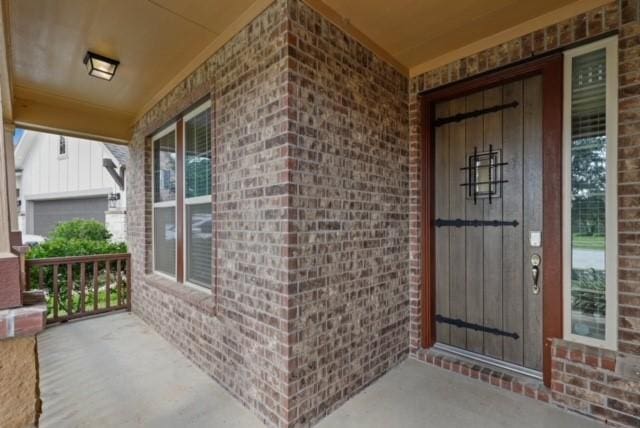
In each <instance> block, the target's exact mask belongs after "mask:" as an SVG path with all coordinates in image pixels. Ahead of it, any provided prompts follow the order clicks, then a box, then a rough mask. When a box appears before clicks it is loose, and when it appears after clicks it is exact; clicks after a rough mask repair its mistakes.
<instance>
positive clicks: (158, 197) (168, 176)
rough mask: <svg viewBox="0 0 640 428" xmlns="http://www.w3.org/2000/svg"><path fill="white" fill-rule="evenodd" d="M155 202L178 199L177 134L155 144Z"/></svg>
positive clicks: (170, 133) (160, 139) (168, 135)
mask: <svg viewBox="0 0 640 428" xmlns="http://www.w3.org/2000/svg"><path fill="white" fill-rule="evenodd" d="M153 169H154V171H153V184H154V185H153V187H154V189H153V202H166V201H175V199H176V133H175V131H171V132H169V133H168V134H167V135H165V136H163V137H161V138H158V139H157V140H155V141H154V142H153Z"/></svg>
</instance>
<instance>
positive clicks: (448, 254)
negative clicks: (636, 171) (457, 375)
mask: <svg viewBox="0 0 640 428" xmlns="http://www.w3.org/2000/svg"><path fill="white" fill-rule="evenodd" d="M433 109H434V116H433V117H434V120H433V122H432V127H433V135H434V146H435V147H434V149H435V152H434V168H435V169H434V190H435V193H434V220H435V221H434V232H433V233H434V234H435V264H434V269H435V333H436V341H437V342H438V343H442V344H446V345H450V346H453V347H456V348H461V349H463V350H466V351H470V352H472V353H476V354H481V355H484V356H488V357H492V358H494V359H499V360H502V361H505V362H508V363H512V364H515V365H518V366H524V367H526V368H529V369H533V370H536V371H540V370H542V361H543V358H542V354H543V304H542V302H543V293H544V284H543V275H542V271H541V270H542V260H543V256H544V255H543V252H542V243H541V240H542V238H541V237H542V232H543V224H542V220H543V212H542V208H543V182H542V181H543V177H542V172H543V166H542V158H543V150H542V148H543V77H542V76H541V75H536V76H532V77H527V78H524V79H521V80H516V81H512V82H509V83H507V84H503V85H500V86H494V87H492V88H490V89H486V90H481V91H478V92H474V93H471V94H469V95H465V96H461V97H459V98H455V99H452V100H448V101H443V102H439V103H436V104H434V106H433ZM536 271H537V273H536ZM534 276H537V283H536V280H535V279H534ZM558 304H560V303H558Z"/></svg>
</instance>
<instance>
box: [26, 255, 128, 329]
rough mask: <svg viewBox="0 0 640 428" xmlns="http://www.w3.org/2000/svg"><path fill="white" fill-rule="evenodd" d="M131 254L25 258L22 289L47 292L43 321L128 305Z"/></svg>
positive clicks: (86, 314)
mask: <svg viewBox="0 0 640 428" xmlns="http://www.w3.org/2000/svg"><path fill="white" fill-rule="evenodd" d="M130 266H131V255H130V254H126V253H120V254H100V255H92V256H72V257H49V258H42V259H29V260H27V261H26V280H27V284H26V289H27V290H45V291H46V292H47V293H48V299H47V306H48V313H47V322H49V323H53V322H59V321H66V320H69V319H74V318H79V317H83V316H88V315H93V314H98V313H102V312H108V311H112V310H119V309H130V305H131V299H130V296H131V293H130V285H131V269H130Z"/></svg>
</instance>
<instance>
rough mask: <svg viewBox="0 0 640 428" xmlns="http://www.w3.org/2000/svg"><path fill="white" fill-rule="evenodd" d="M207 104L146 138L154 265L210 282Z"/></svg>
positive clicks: (171, 273) (205, 283)
mask: <svg viewBox="0 0 640 428" xmlns="http://www.w3.org/2000/svg"><path fill="white" fill-rule="evenodd" d="M210 118H211V105H210V102H206V103H204V104H202V105H200V106H198V107H197V108H195V109H192V110H191V111H189V112H188V113H186V114H185V115H184V116H182V117H180V118H179V119H178V120H177V122H176V123H174V124H172V125H170V126H169V127H167V128H165V129H164V130H163V131H161V132H159V133H158V134H156V135H155V136H154V137H153V138H152V152H153V242H154V243H153V262H154V271H155V272H158V273H161V274H164V275H168V276H170V277H172V278H175V279H176V280H177V281H178V282H184V283H188V284H194V285H198V286H202V287H206V288H210V287H211V264H212V234H213V224H212V223H213V218H212V205H211V160H212V148H211V119H210Z"/></svg>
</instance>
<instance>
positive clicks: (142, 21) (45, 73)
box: [10, 0, 215, 114]
mask: <svg viewBox="0 0 640 428" xmlns="http://www.w3.org/2000/svg"><path fill="white" fill-rule="evenodd" d="M10 16H11V39H12V52H11V56H12V58H11V59H12V64H13V73H14V83H15V85H16V86H19V87H28V88H30V89H34V90H37V91H40V92H44V93H47V94H50V95H60V96H63V97H66V98H71V99H74V100H77V101H79V102H86V103H89V104H93V105H99V106H101V107H103V108H107V109H113V110H117V111H121V112H129V113H131V114H134V113H135V112H137V110H138V109H139V108H140V107H141V106H142V105H143V104H144V102H145V101H147V100H148V99H149V98H150V97H151V96H153V94H154V93H155V92H156V91H158V90H159V89H160V88H161V87H162V86H163V85H164V84H165V83H166V82H167V81H168V80H169V79H171V77H173V75H175V74H176V73H177V72H178V71H179V70H181V69H182V67H184V65H185V64H186V63H187V62H188V61H189V60H191V59H192V58H193V57H194V56H196V55H197V54H198V53H199V52H200V51H201V50H202V49H204V47H205V46H207V45H208V44H209V43H211V41H212V40H213V38H214V37H215V34H212V33H211V32H210V31H207V30H206V29H204V28H202V27H201V26H199V25H196V24H194V23H193V22H190V21H188V20H185V19H184V18H181V17H180V16H178V15H176V14H174V13H172V12H170V11H167V10H166V9H164V8H162V7H159V6H157V5H154V4H152V3H150V2H148V1H146V0H90V1H87V0H55V1H41V0H19V1H18V0H12V1H11V3H10ZM87 50H92V51H95V52H96V53H99V54H102V55H106V56H110V57H113V58H115V59H117V60H119V61H120V63H121V65H120V68H119V69H118V71H117V74H116V76H115V78H114V79H113V80H112V81H111V82H106V81H101V80H99V79H95V78H92V77H89V76H88V75H87V72H86V69H85V67H84V65H83V63H82V59H83V57H84V54H85V52H86V51H87Z"/></svg>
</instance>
